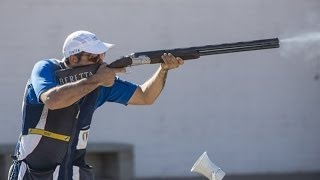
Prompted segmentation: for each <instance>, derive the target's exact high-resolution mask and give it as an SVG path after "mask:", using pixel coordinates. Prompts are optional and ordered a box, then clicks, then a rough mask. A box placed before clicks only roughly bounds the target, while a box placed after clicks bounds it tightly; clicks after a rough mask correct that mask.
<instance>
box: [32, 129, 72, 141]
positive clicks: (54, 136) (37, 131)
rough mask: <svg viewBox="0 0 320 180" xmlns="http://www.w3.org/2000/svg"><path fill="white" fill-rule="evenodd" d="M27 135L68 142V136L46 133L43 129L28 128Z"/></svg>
mask: <svg viewBox="0 0 320 180" xmlns="http://www.w3.org/2000/svg"><path fill="white" fill-rule="evenodd" d="M29 134H38V135H42V136H45V137H49V138H52V139H57V140H60V141H66V142H69V141H70V136H66V135H62V134H57V133H53V132H50V131H46V130H43V129H34V128H30V129H29Z"/></svg>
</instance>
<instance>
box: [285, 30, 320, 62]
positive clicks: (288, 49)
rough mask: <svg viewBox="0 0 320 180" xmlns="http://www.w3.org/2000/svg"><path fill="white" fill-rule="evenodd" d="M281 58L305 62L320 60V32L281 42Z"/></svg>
mask: <svg viewBox="0 0 320 180" xmlns="http://www.w3.org/2000/svg"><path fill="white" fill-rule="evenodd" d="M280 46H281V56H284V57H289V58H290V57H295V58H297V57H300V58H303V59H305V60H311V59H314V58H320V32H312V33H307V34H302V35H298V36H294V37H291V38H285V39H281V40H280Z"/></svg>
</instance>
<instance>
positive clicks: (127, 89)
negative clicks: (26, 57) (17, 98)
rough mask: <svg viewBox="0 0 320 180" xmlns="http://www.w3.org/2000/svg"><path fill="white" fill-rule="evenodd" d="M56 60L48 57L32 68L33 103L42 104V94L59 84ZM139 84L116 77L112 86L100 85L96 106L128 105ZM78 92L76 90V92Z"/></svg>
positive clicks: (30, 94)
mask: <svg viewBox="0 0 320 180" xmlns="http://www.w3.org/2000/svg"><path fill="white" fill-rule="evenodd" d="M53 61H54V60H51V59H46V60H41V61H39V62H37V63H36V64H35V66H34V68H33V70H32V73H31V78H30V81H29V82H30V83H31V89H29V93H28V95H27V98H28V99H27V100H28V102H29V103H32V104H42V102H41V100H40V95H41V94H42V93H43V92H45V91H47V90H49V89H51V88H53V87H55V86H58V85H59V82H58V80H57V78H56V76H55V71H56V68H57V65H56V64H55V63H54V62H53ZM137 87H138V85H136V84H133V83H131V82H128V81H125V80H122V79H120V78H119V77H116V79H115V83H114V85H113V86H112V87H99V97H98V100H97V102H96V105H95V108H98V107H100V106H101V105H102V104H104V103H105V102H107V101H108V102H117V103H120V104H124V105H127V104H128V101H129V100H130V98H131V96H132V95H133V93H134V91H135V90H136V88H137ZM75 93H76V92H75Z"/></svg>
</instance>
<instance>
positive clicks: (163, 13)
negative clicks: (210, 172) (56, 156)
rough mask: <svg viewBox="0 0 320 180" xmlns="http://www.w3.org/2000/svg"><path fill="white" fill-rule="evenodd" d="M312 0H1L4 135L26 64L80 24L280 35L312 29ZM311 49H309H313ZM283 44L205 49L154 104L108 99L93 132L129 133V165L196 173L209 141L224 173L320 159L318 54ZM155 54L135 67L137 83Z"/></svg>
mask: <svg viewBox="0 0 320 180" xmlns="http://www.w3.org/2000/svg"><path fill="white" fill-rule="evenodd" d="M319 8H320V1H318V0H308V1H301V0H242V1H236V0H230V1H218V0H198V1H196V0H193V1H192V0H170V1H169V0H163V1H147V0H137V1H130V0H118V1H104V0H92V1H83V0H82V1H79V0H77V1H67V2H66V1H63V0H56V1H50V2H48V1H41V0H30V1H28V2H16V1H9V0H2V1H0V22H1V31H0V32H1V33H0V39H1V41H0V52H1V61H0V68H1V70H0V83H1V88H0V93H1V94H2V96H1V101H0V105H1V109H0V113H1V118H0V121H1V122H3V123H2V125H1V126H0V143H6V142H15V141H16V139H17V137H18V134H19V128H20V126H21V125H20V118H21V114H20V111H21V99H22V95H23V90H24V85H25V82H26V80H27V79H28V77H29V74H30V71H31V69H32V66H33V64H34V63H35V62H36V61H38V60H39V59H42V58H49V57H57V58H61V56H62V55H61V48H62V44H63V41H64V38H65V37H66V36H67V35H68V34H69V33H71V32H72V31H74V30H78V29H86V30H89V31H92V32H95V33H96V34H97V35H98V37H100V38H101V39H104V40H106V41H108V42H112V43H115V44H116V45H117V47H116V48H115V49H114V50H113V51H110V53H109V55H108V57H109V61H112V59H115V58H117V57H119V56H121V55H126V54H129V53H131V52H134V51H144V50H156V49H163V48H166V49H167V48H176V47H188V46H195V45H206V44H219V43H226V42H237V41H247V40H255V39H263V38H273V37H279V38H280V39H282V38H287V37H291V36H294V35H298V34H303V33H307V32H316V31H319V30H320V14H319ZM313 51H317V49H313ZM308 53H310V49H304V50H303V51H297V50H295V54H294V55H292V54H290V52H289V54H288V52H287V54H286V55H284V53H283V48H280V49H272V50H263V51H255V52H246V53H234V54H224V55H216V56H209V57H203V58H201V59H199V60H197V61H188V62H186V63H185V65H184V66H183V67H182V68H180V69H177V70H174V71H172V72H171V73H170V74H169V77H168V80H167V84H166V87H165V89H164V91H163V93H162V95H161V96H160V98H159V100H158V101H157V102H156V103H155V104H154V105H152V106H127V107H125V106H122V105H117V104H107V105H106V106H104V107H102V108H101V109H100V110H99V111H98V112H97V113H96V114H95V117H94V123H93V125H92V130H91V134H90V140H91V141H94V142H109V141H117V142H128V143H132V144H134V147H135V155H136V159H135V162H136V167H135V168H136V176H137V177H149V176H193V175H195V174H192V173H191V172H189V171H190V168H191V166H192V165H193V163H194V162H195V160H196V159H197V158H198V157H199V156H200V155H201V154H202V153H203V152H204V151H207V153H208V155H209V157H210V158H211V159H212V160H213V161H214V162H215V163H216V164H218V165H219V166H221V167H222V169H223V170H224V171H225V172H226V173H227V174H235V173H260V172H261V173H265V172H301V171H303V172H305V171H319V170H320V144H319V140H318V139H319V135H320V133H319V130H318V129H319V127H320V121H319V117H320V110H319V109H320V95H319V94H320V83H319V80H318V78H317V77H318V76H319V74H320V60H319V59H320V57H319V56H317V55H316V56H308ZM156 68H157V66H156V65H149V66H143V67H134V68H131V69H129V71H131V73H129V74H126V75H121V76H122V77H123V78H125V79H129V80H132V81H134V82H137V83H142V82H143V81H144V80H145V79H147V78H148V77H149V76H151V74H152V73H153V72H154V71H155V70H156Z"/></svg>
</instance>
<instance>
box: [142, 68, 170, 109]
mask: <svg viewBox="0 0 320 180" xmlns="http://www.w3.org/2000/svg"><path fill="white" fill-rule="evenodd" d="M167 75H168V70H165V69H162V68H161V66H160V67H159V68H158V70H157V71H156V72H155V74H154V75H153V76H152V77H151V78H150V79H149V80H147V81H146V82H145V83H144V84H143V85H141V90H142V93H143V96H144V101H145V104H152V103H153V102H154V101H155V100H156V99H157V98H158V96H159V95H160V93H161V91H162V89H163V88H164V85H165V83H166V79H167Z"/></svg>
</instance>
